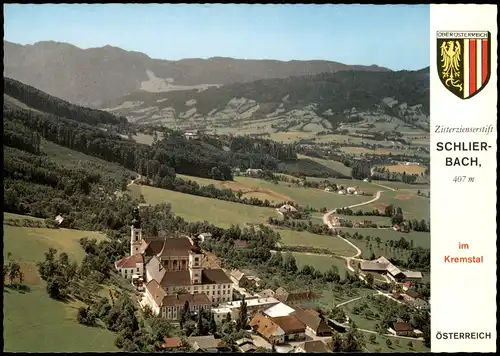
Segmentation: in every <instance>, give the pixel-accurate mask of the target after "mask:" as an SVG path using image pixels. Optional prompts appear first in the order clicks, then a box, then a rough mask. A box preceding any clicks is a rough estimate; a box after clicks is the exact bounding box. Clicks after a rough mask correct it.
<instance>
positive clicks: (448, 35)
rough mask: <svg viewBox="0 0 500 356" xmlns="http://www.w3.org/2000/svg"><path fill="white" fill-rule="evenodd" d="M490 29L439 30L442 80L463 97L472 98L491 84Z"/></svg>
mask: <svg viewBox="0 0 500 356" xmlns="http://www.w3.org/2000/svg"><path fill="white" fill-rule="evenodd" d="M490 48H491V41H490V33H489V32H488V31H475V32H473V31H469V32H466V31H438V33H437V65H438V66H437V68H438V75H439V78H440V79H441V82H442V83H443V85H444V86H445V88H446V89H448V90H449V91H450V92H452V93H453V94H455V95H456V96H458V97H459V98H460V99H469V98H472V97H473V96H474V95H476V94H478V93H479V92H480V91H481V90H482V89H483V88H484V87H485V86H486V84H488V81H489V79H490V68H491V62H490V59H491V52H490Z"/></svg>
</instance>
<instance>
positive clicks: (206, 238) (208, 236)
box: [198, 232, 212, 242]
mask: <svg viewBox="0 0 500 356" xmlns="http://www.w3.org/2000/svg"><path fill="white" fill-rule="evenodd" d="M211 238H212V234H211V233H209V232H204V233H203V234H199V235H198V239H199V240H200V242H205V241H209V240H210V239H211Z"/></svg>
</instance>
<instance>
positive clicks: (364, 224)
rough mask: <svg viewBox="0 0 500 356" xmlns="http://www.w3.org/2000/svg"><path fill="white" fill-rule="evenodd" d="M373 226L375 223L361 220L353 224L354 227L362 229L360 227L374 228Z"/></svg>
mask: <svg viewBox="0 0 500 356" xmlns="http://www.w3.org/2000/svg"><path fill="white" fill-rule="evenodd" d="M372 225H373V221H371V220H359V221H355V222H354V223H353V224H352V227H357V228H360V227H367V226H372Z"/></svg>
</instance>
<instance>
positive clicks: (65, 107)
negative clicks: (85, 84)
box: [3, 78, 127, 126]
mask: <svg viewBox="0 0 500 356" xmlns="http://www.w3.org/2000/svg"><path fill="white" fill-rule="evenodd" d="M3 90H4V94H7V95H9V96H11V97H13V98H15V99H17V100H19V101H21V102H22V103H25V104H26V105H28V106H29V107H31V108H33V109H37V110H40V111H43V112H46V113H50V114H53V115H56V116H60V117H65V118H67V119H71V120H75V121H79V122H82V123H87V124H89V125H97V124H112V125H123V126H126V125H127V118H125V117H117V116H115V115H113V114H110V113H108V112H106V111H101V110H95V109H89V108H86V107H83V106H79V105H74V104H71V103H68V102H67V101H65V100H62V99H59V98H56V97H53V96H51V95H49V94H47V93H44V92H43V91H41V90H38V89H36V88H33V87H31V86H29V85H26V84H23V83H21V82H18V81H17V80H14V79H11V78H4V84H3Z"/></svg>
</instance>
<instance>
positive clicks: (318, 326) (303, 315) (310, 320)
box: [292, 308, 332, 336]
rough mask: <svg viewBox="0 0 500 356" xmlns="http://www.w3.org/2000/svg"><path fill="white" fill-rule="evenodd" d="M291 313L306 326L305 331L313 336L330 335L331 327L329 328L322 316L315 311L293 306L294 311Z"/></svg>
mask: <svg viewBox="0 0 500 356" xmlns="http://www.w3.org/2000/svg"><path fill="white" fill-rule="evenodd" d="M292 315H294V316H295V317H296V318H297V319H299V320H300V321H301V322H302V323H303V324H304V325H305V326H306V331H307V332H308V333H310V334H312V335H313V336H330V335H332V329H330V327H329V326H328V324H327V322H326V321H325V319H324V318H323V316H322V315H320V313H318V312H317V311H315V310H310V309H302V308H295V313H293V314H292Z"/></svg>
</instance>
